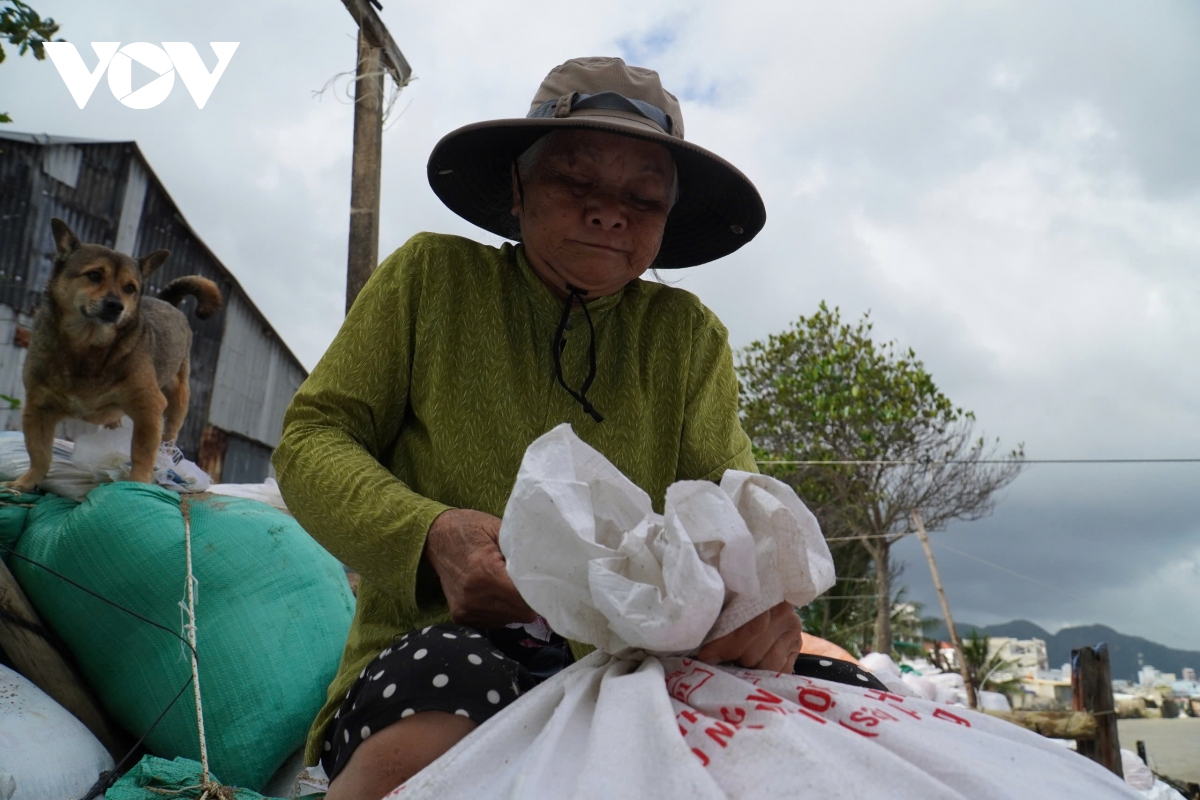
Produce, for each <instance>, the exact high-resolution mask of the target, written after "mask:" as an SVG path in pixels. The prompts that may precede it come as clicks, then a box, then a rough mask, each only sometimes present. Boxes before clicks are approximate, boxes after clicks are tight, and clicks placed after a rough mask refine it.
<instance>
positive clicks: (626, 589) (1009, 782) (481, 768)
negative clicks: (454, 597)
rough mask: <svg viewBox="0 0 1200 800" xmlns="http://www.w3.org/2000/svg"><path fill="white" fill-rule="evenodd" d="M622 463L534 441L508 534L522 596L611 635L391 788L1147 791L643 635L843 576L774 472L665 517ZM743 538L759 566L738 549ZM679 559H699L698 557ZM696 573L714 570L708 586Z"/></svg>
mask: <svg viewBox="0 0 1200 800" xmlns="http://www.w3.org/2000/svg"><path fill="white" fill-rule="evenodd" d="M614 473H616V475H617V476H619V473H617V472H616V470H615V468H613V467H612V465H611V464H609V463H608V462H607V461H605V460H604V459H603V457H602V456H600V455H599V454H598V453H596V452H595V451H594V450H592V449H591V448H588V447H586V446H585V445H582V442H579V441H578V440H577V439H575V438H574V436H573V434H571V433H570V431H569V429H567V430H565V431H564V430H562V429H556V430H555V431H552V432H551V433H549V434H547V435H546V436H544V437H542V438H541V439H539V440H538V441H536V442H534V444H533V445H531V446H530V449H529V451H528V452H527V453H526V456H525V461H524V462H523V463H522V466H521V472H520V474H519V476H518V478H517V488H516V490H514V493H513V497H512V499H511V500H510V502H509V504H508V507H507V510H506V511H505V517H504V522H503V524H502V526H501V532H500V546H501V549H502V551H503V552H504V554H505V556H506V558H507V559H508V569H509V574H510V576H511V577H512V578H513V581H514V583H515V584H516V586H517V589H518V590H519V591H520V592H521V595H522V597H524V598H525V600H526V602H527V603H529V605H530V606H531V607H532V608H533V610H534V611H536V612H538V613H539V614H541V615H543V616H544V617H546V618H547V619H548V620H549V621H550V622H551V624H552V626H553V627H554V628H555V629H556V630H558V631H559V632H561V633H566V632H567V631H571V633H570V634H569V635H571V636H573V637H575V636H577V635H580V634H582V635H585V636H591V637H593V638H592V639H591V640H590V641H591V642H592V643H594V644H597V645H598V647H599V648H600V650H599V651H598V652H595V653H592V654H591V655H589V656H588V657H586V658H584V659H583V660H581V661H579V662H577V663H575V664H573V665H572V666H570V667H568V668H567V669H565V670H563V671H562V672H560V673H559V674H557V675H555V676H554V677H552V678H551V679H550V680H548V681H546V682H545V683H542V684H541V685H539V686H537V687H536V688H534V689H533V690H531V691H530V692H528V693H527V694H525V695H523V696H522V697H520V698H519V699H518V700H517V701H516V702H514V703H512V704H511V705H509V706H508V707H507V708H505V709H504V710H503V711H501V712H500V713H499V714H497V715H496V716H495V717H493V718H492V719H491V720H489V721H488V722H486V723H484V724H483V725H481V726H480V727H479V728H478V729H476V730H475V731H473V732H472V733H471V734H470V735H469V736H467V737H466V738H465V739H463V740H462V741H461V742H459V743H458V744H457V745H456V746H455V747H454V748H452V749H451V750H450V751H449V752H447V753H446V754H445V755H443V756H442V757H441V758H439V759H438V760H437V761H435V762H434V763H432V764H431V765H429V766H428V767H426V768H425V769H424V770H422V771H421V772H419V773H418V774H417V775H415V776H414V777H413V778H412V779H411V780H409V781H408V782H407V784H405V785H404V786H401V787H398V788H397V789H396V790H395V791H394V792H393V793H392V794H391V795H389V796H390V797H395V798H403V799H404V800H413V798H439V799H440V798H446V797H471V798H497V799H499V798H505V799H506V800H509V799H511V798H542V797H571V798H596V800H600V798H605V799H607V798H614V797H621V798H624V797H639V798H640V797H645V798H655V799H656V800H667V799H668V798H686V800H709V799H711V800H717V798H722V799H723V798H739V799H740V798H764V799H765V798H770V799H771V800H774V798H780V797H813V798H825V797H829V798H875V797H886V798H894V799H895V800H1001V799H1004V800H1031V798H1054V799H1055V800H1064V799H1065V798H1075V797H1087V798H1090V799H1091V800H1108V799H1109V798H1113V799H1115V798H1129V797H1134V796H1136V795H1133V794H1132V793H1131V790H1130V789H1128V787H1126V786H1125V784H1124V782H1122V781H1121V780H1120V779H1119V778H1117V777H1116V776H1115V775H1113V774H1112V773H1110V772H1108V771H1107V770H1105V769H1104V768H1103V767H1100V766H1099V765H1098V764H1096V763H1095V762H1093V761H1090V760H1088V759H1085V758H1081V757H1080V756H1079V755H1077V754H1075V753H1072V752H1069V751H1067V750H1065V749H1064V748H1062V747H1061V746H1059V745H1058V744H1056V743H1054V742H1052V741H1050V740H1048V739H1044V738H1042V737H1041V736H1038V735H1037V734H1035V733H1033V732H1031V731H1027V730H1025V729H1023V728H1021V727H1019V726H1017V725H1013V724H1012V723H1009V722H1006V721H1004V720H1000V719H994V718H991V717H988V716H986V715H983V714H979V713H975V712H971V711H967V710H966V709H957V708H950V707H947V706H945V705H940V704H938V703H934V702H930V701H928V700H923V699H919V698H916V697H912V696H903V695H901V694H898V693H892V692H884V691H876V690H870V689H867V688H866V687H864V686H859V685H855V686H847V685H844V684H840V683H833V682H830V681H824V680H818V679H811V678H806V677H800V676H796V675H783V674H778V673H771V672H765V671H757V670H745V669H734V668H727V667H718V666H712V665H708V664H704V663H701V662H698V661H695V660H692V659H690V658H685V657H679V656H665V655H664V656H655V655H650V654H648V652H647V651H650V650H652V649H654V648H653V647H645V646H641V648H640V649H639V646H637V645H635V644H634V642H635V640H637V639H638V638H639V637H641V638H642V640H643V641H646V642H651V643H658V642H664V641H670V642H671V647H670V649H678V650H686V649H689V648H695V647H698V646H699V645H700V644H701V642H703V641H704V640H706V639H708V638H711V637H712V636H713V629H719V627H720V625H721V622H720V619H721V617H723V616H725V615H726V614H727V613H729V612H730V610H731V609H736V610H739V613H740V610H744V609H753V608H756V607H763V606H766V607H770V606H771V605H774V604H775V603H777V602H778V601H779V599H786V600H788V601H789V602H792V603H793V604H798V602H799V600H802V599H803V600H804V602H807V600H811V599H812V598H813V597H814V596H815V595H816V594H817V593H819V592H820V591H823V590H824V589H825V588H827V587H828V586H829V585H830V584H832V582H833V581H832V572H831V571H829V572H826V568H827V564H826V561H825V558H826V557H827V554H828V550H827V549H824V542H823V541H820V542H815V541H813V540H812V539H811V538H809V536H808V535H807V531H808V530H809V528H808V518H809V517H810V516H811V515H809V514H808V512H807V509H805V508H804V505H803V503H802V502H801V501H800V499H799V498H798V497H796V496H795V494H794V493H793V492H792V491H791V490H790V489H789V488H788V487H786V486H785V485H783V484H781V483H779V482H777V481H776V482H771V481H770V479H767V478H763V477H762V476H748V475H747V474H746V473H733V474H731V473H726V475H725V478H723V479H722V482H721V486H720V487H719V488H718V487H716V486H712V485H711V484H709V485H708V486H707V487H705V486H700V485H697V483H696V482H689V483H686V484H675V485H674V486H672V487H671V488H670V489H668V492H667V503H666V506H667V509H666V510H667V513H666V514H665V515H664V516H663V517H662V518H659V517H656V516H654V515H653V514H652V512H647V511H646V505H647V504H644V503H642V502H641V499H640V498H638V497H637V495H636V493H635V492H630V491H629V486H632V484H631V483H629V482H628V481H627V480H626V481H624V482H622V480H618V479H617V478H616V476H614ZM747 490H749V491H747ZM673 501H674V502H673ZM813 526H814V527H815V522H814V523H813ZM817 535H818V536H819V530H818V531H817ZM747 540H749V541H750V542H751V543H752V546H753V556H754V557H753V559H751V560H750V562H749V563H751V564H752V565H753V567H752V568H751V569H752V570H753V571H752V572H751V573H747V571H746V560H745V559H744V557H743V554H742V553H741V552H740V548H741V547H742V546H743V545H744V544H745V542H746V541H747ZM727 556H729V557H730V558H729V560H728V563H726V560H727ZM693 559H694V561H693ZM680 561H693V566H692V567H689V568H688V569H690V570H691V572H690V573H685V572H682V571H679V570H678V564H679V562H680ZM695 563H699V565H700V567H704V568H705V569H700V568H695V567H694V564H695ZM734 564H737V567H736V569H734V568H733V565H734ZM755 568H756V569H755ZM539 570H540V571H541V572H539ZM683 574H692V575H696V574H699V575H702V576H703V577H704V579H705V582H704V584H703V585H702V586H700V587H699V589H700V593H699V594H698V592H697V588H698V587H697V586H690V587H689V586H686V585H685V584H684V583H683V582H682V581H680V580H679V577H680V576H681V575H683ZM614 576H616V577H617V578H620V579H621V580H616V579H614ZM714 576H715V577H716V580H717V582H718V583H717V591H718V592H719V596H718V603H717V611H716V613H713V612H712V611H711V610H707V607H706V610H705V612H704V613H705V614H706V615H708V617H710V624H711V625H712V626H713V629H709V630H704V629H701V628H698V627H697V624H698V622H699V621H700V620H702V619H703V617H701V615H699V614H698V613H697V614H693V613H692V612H691V610H689V609H686V608H683V609H680V608H678V607H677V606H676V605H673V604H672V603H671V600H672V598H675V599H678V598H680V597H685V596H688V597H691V598H696V597H698V596H700V594H702V593H704V592H708V591H709V588H708V587H709V585H710V583H711V581H710V579H711V578H713V577H714ZM730 577H732V578H733V579H734V580H736V581H737V585H736V586H734V585H731V581H730V580H729V579H730ZM751 577H754V578H755V579H756V581H751V580H750V578H751ZM794 598H795V599H794ZM804 598H807V599H804ZM701 599H702V600H703V601H704V602H709V601H710V600H711V598H706V597H702V598H701ZM618 612H626V613H627V616H622V615H621V614H619V613H618ZM630 619H635V620H639V621H641V624H642V625H643V626H644V627H645V628H646V630H645V631H643V630H638V629H637V627H636V626H632V628H631V626H628V625H626V624H625V623H627V622H628V621H629V620H630ZM685 623H686V624H685ZM685 628H686V630H685ZM684 634H686V635H684ZM585 641H588V640H587V639H585ZM609 648H611V649H612V650H613V651H615V652H604V650H605V649H609ZM663 649H667V648H663ZM896 683H897V684H898V685H899V686H900V687H902V688H904V689H907V686H906V685H905V684H904V683H903V681H899V680H897V681H896Z"/></svg>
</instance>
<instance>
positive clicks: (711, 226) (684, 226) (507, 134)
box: [427, 116, 767, 269]
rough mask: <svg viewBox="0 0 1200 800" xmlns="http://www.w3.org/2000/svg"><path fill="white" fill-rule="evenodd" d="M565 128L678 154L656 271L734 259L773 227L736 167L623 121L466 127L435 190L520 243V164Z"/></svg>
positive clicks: (434, 178) (434, 177)
mask: <svg viewBox="0 0 1200 800" xmlns="http://www.w3.org/2000/svg"><path fill="white" fill-rule="evenodd" d="M564 128H577V129H578V128H584V129H589V130H602V131H607V132H610V133H617V134H620V135H622V136H632V137H635V138H638V139H645V140H648V141H652V142H657V143H658V144H661V145H663V146H665V147H666V148H667V149H668V150H670V151H671V155H672V156H674V158H675V166H676V169H677V170H678V172H679V199H678V201H677V202H676V203H675V205H674V207H673V208H672V209H671V213H670V215H669V216H668V217H667V225H666V229H665V230H664V231H663V239H662V246H661V247H660V248H659V251H658V257H657V258H656V259H655V262H654V266H655V267H656V268H659V269H673V268H679V267H693V266H696V265H697V264H704V263H706V262H709V261H714V260H716V259H718V258H721V257H722V256H726V255H729V254H730V253H732V252H734V251H735V250H737V249H738V248H739V247H741V246H742V245H744V244H746V243H747V242H749V241H750V240H751V239H753V238H754V237H755V236H756V235H757V234H758V232H759V231H760V230H762V227H763V225H764V224H765V223H766V221H767V212H766V208H765V207H764V206H763V201H762V197H760V196H759V194H758V190H757V189H755V188H754V184H753V183H751V182H750V179H749V178H747V177H746V176H745V175H743V174H742V173H741V172H740V171H739V170H738V169H737V168H736V167H734V166H733V165H732V164H730V163H729V162H727V161H725V160H724V159H722V158H721V157H720V156H718V155H716V154H715V153H711V152H709V151H708V150H705V149H704V148H703V147H697V146H696V145H694V144H691V143H690V142H686V141H683V140H681V139H677V138H675V137H673V136H669V135H667V134H664V133H659V132H658V131H655V130H651V129H649V128H648V127H647V126H644V125H637V124H636V123H627V122H626V121H625V120H623V119H620V118H615V117H601V116H588V117H584V116H574V117H567V118H541V119H527V118H522V119H500V120H491V121H487V122H476V123H472V124H470V125H465V126H463V127H461V128H459V129H457V130H455V131H451V132H450V133H448V134H446V135H445V136H444V137H442V140H441V141H440V142H438V143H437V145H436V146H435V147H434V148H433V152H432V153H431V154H430V156H429V164H428V167H427V173H428V176H429V185H430V187H431V188H432V189H433V191H434V194H436V195H437V196H438V198H439V199H441V201H442V202H443V203H445V204H446V206H447V207H448V208H449V209H450V210H451V211H453V212H454V213H456V214H458V215H459V216H460V217H462V218H463V219H465V220H467V221H468V222H471V223H474V224H475V225H478V226H479V227H481V228H483V229H484V230H486V231H490V232H492V233H494V234H496V235H497V236H503V237H504V238H506V239H512V240H514V241H520V240H521V229H520V223H519V222H518V220H517V218H516V217H514V216H513V215H512V212H511V209H512V177H511V175H512V173H511V166H512V163H513V159H515V158H516V157H517V156H518V155H520V154H521V153H522V152H524V151H525V149H526V148H527V147H529V145H531V144H533V142H534V141H535V140H536V139H538V138H539V137H541V136H543V135H545V134H547V133H549V132H551V131H553V130H557V129H564Z"/></svg>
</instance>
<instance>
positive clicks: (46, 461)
mask: <svg viewBox="0 0 1200 800" xmlns="http://www.w3.org/2000/svg"><path fill="white" fill-rule="evenodd" d="M61 419H62V415H61V414H56V413H54V412H52V411H46V410H44V409H39V408H37V407H35V406H26V407H25V411H24V412H23V413H22V414H21V427H22V428H23V429H24V431H25V451H26V452H27V453H29V469H28V470H26V471H25V474H24V475H22V476H21V477H19V478H17V479H16V480H15V481H10V482H8V484H7V486H8V487H9V488H11V489H16V490H17V491H19V492H32V491H33V490H34V489H35V488H37V485H38V484H39V483H41V482H42V481H43V480H44V479H45V477H46V473H48V472H49V471H50V460H51V459H52V458H53V456H54V429H55V428H56V427H57V426H58V423H59V420H61Z"/></svg>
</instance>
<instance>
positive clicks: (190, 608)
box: [158, 498, 233, 800]
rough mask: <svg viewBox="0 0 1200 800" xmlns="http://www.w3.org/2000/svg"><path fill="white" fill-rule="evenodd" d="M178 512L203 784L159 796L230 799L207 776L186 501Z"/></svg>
mask: <svg viewBox="0 0 1200 800" xmlns="http://www.w3.org/2000/svg"><path fill="white" fill-rule="evenodd" d="M179 511H180V512H181V513H182V514H183V543H184V549H185V551H186V553H187V608H186V609H185V610H186V611H187V617H188V622H187V624H186V625H184V626H183V627H184V630H185V631H187V636H188V645H189V646H190V649H191V651H192V692H193V694H194V695H195V697H196V732H197V734H199V740H200V784H199V786H189V787H186V788H185V789H177V790H173V791H170V792H168V791H167V790H162V789H160V790H158V792H159V793H160V794H179V793H180V792H184V791H188V790H190V789H200V798H199V800H206V798H209V797H213V798H222V799H223V800H227V799H228V798H232V797H233V790H232V789H228V788H227V787H224V786H221V784H219V783H217V782H216V781H214V780H212V778H211V777H210V776H209V774H208V741H207V739H205V736H204V705H203V703H201V701H200V663H199V661H198V660H197V659H196V576H195V575H194V574H193V572H192V515H191V511H190V507H189V505H188V501H187V499H186V498H183V499H181V500H180V501H179Z"/></svg>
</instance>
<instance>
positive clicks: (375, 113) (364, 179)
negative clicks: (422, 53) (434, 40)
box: [342, 0, 412, 313]
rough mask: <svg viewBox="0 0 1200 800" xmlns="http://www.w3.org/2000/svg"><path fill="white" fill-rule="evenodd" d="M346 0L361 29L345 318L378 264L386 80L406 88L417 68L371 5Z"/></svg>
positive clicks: (365, 0) (370, 0)
mask: <svg viewBox="0 0 1200 800" xmlns="http://www.w3.org/2000/svg"><path fill="white" fill-rule="evenodd" d="M372 3H375V5H377V6H378V7H379V8H380V9H382V8H383V6H381V5H379V3H378V0H342V4H343V5H345V6H346V10H347V11H349V12H350V16H352V17H354V21H355V22H356V23H358V67H357V69H356V70H355V75H354V152H353V156H352V157H351V162H352V166H351V178H350V246H349V253H348V257H347V260H346V313H349V312H350V306H352V305H354V298H356V297H358V293H359V291H361V290H362V287H363V285H364V284H366V282H367V278H369V277H371V273H372V272H373V271H374V270H375V265H376V264H378V263H379V183H380V166H381V162H382V146H383V74H384V72H387V74H388V75H391V76H392V80H394V81H395V82H396V85H397V86H398V87H401V88H403V87H404V86H406V85H407V84H408V81H409V78H410V77H411V76H412V68H411V67H409V65H408V62H407V61H406V60H405V59H404V54H403V53H401V52H400V48H399V47H397V46H396V43H395V42H394V41H393V40H392V35H391V34H390V33H388V30H387V28H386V27H385V26H384V24H383V20H381V19H380V18H379V15H378V14H376V13H375V9H374V8H372V7H371V4H372Z"/></svg>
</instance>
